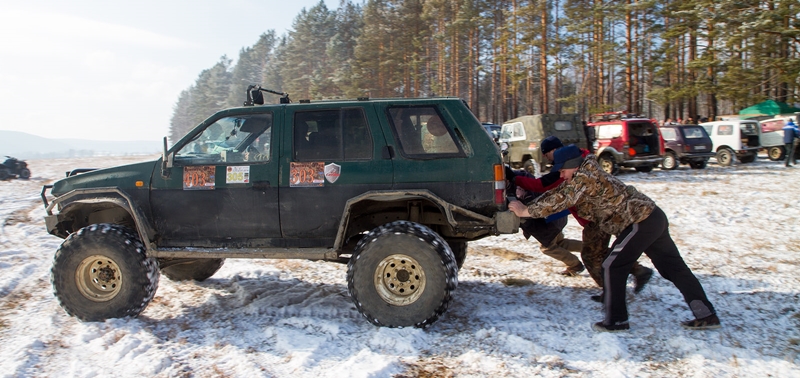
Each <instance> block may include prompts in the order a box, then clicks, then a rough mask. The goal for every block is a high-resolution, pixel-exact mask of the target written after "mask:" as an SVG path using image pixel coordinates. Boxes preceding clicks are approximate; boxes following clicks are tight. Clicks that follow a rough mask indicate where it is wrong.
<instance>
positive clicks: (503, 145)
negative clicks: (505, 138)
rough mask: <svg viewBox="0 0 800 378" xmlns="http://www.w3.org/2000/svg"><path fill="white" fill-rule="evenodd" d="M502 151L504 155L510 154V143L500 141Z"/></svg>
mask: <svg viewBox="0 0 800 378" xmlns="http://www.w3.org/2000/svg"><path fill="white" fill-rule="evenodd" d="M500 152H502V153H503V156H506V155H508V143H506V142H503V143H500Z"/></svg>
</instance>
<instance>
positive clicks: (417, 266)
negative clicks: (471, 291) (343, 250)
mask: <svg viewBox="0 0 800 378" xmlns="http://www.w3.org/2000/svg"><path fill="white" fill-rule="evenodd" d="M457 286H458V267H457V264H456V260H455V257H454V256H453V252H452V251H451V250H450V247H449V246H448V244H447V242H445V241H444V239H442V238H441V236H439V235H438V234H436V233H435V232H433V231H432V230H431V229H430V228H428V227H426V226H424V225H421V224H418V223H413V222H408V221H396V222H392V223H387V224H385V225H382V226H380V227H377V228H375V229H374V230H372V231H371V232H370V233H368V234H367V235H366V236H364V237H363V238H362V239H361V240H360V241H359V242H358V245H357V246H356V248H355V251H354V252H353V255H352V257H351V258H350V262H349V263H348V264H347V288H348V290H349V292H350V297H351V298H352V299H353V303H354V304H355V305H356V308H357V309H358V311H359V312H360V313H361V314H362V315H363V316H364V317H365V318H367V320H369V322H370V323H372V324H375V325H377V326H384V327H408V326H414V327H419V328H425V327H427V326H429V325H431V324H432V323H433V322H435V321H436V320H437V319H438V318H439V317H440V316H441V315H442V314H444V312H445V311H447V307H448V305H449V304H450V301H451V299H452V296H451V292H452V291H453V290H455V289H456V287H457Z"/></svg>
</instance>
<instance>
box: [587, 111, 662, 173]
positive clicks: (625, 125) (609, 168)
mask: <svg viewBox="0 0 800 378" xmlns="http://www.w3.org/2000/svg"><path fill="white" fill-rule="evenodd" d="M589 126H591V127H594V129H595V142H594V151H595V155H597V162H598V163H600V167H602V168H603V170H604V171H606V172H607V173H610V174H617V173H618V172H619V169H620V167H631V168H635V169H636V170H637V171H639V172H650V171H652V170H653V168H655V167H657V166H658V165H659V164H660V163H661V161H662V160H663V158H664V140H663V139H662V138H661V134H659V132H658V126H657V125H656V124H655V123H654V122H653V121H652V120H650V119H647V118H643V117H640V116H636V115H630V114H625V113H624V112H609V113H602V114H595V115H593V116H592V122H590V123H589Z"/></svg>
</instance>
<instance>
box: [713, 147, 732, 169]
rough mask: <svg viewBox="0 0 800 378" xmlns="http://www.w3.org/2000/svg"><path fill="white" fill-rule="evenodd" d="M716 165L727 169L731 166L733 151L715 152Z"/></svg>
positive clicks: (726, 149)
mask: <svg viewBox="0 0 800 378" xmlns="http://www.w3.org/2000/svg"><path fill="white" fill-rule="evenodd" d="M717 164H719V165H721V166H723V167H729V166H730V165H731V164H733V150H731V149H728V148H723V149H720V150H719V151H717Z"/></svg>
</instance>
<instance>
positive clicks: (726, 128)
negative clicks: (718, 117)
mask: <svg viewBox="0 0 800 378" xmlns="http://www.w3.org/2000/svg"><path fill="white" fill-rule="evenodd" d="M717 135H733V126H731V125H719V128H718V129H717Z"/></svg>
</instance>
